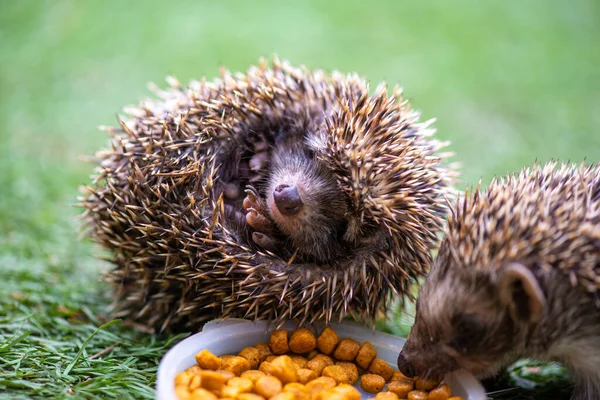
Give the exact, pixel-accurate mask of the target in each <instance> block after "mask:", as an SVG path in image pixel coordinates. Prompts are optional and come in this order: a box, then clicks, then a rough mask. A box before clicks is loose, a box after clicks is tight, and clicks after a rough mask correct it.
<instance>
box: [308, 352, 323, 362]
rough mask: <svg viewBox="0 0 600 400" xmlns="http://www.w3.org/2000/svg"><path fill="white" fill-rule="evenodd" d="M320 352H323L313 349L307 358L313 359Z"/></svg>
mask: <svg viewBox="0 0 600 400" xmlns="http://www.w3.org/2000/svg"><path fill="white" fill-rule="evenodd" d="M319 354H321V353H319V352H318V351H317V350H313V351H311V352H310V353H308V354H307V355H306V359H307V360H312V359H313V358H315V357H316V356H317V355H319Z"/></svg>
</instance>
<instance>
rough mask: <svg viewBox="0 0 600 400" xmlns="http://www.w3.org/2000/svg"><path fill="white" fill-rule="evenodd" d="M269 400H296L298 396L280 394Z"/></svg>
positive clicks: (288, 393)
mask: <svg viewBox="0 0 600 400" xmlns="http://www.w3.org/2000/svg"><path fill="white" fill-rule="evenodd" d="M269 400H296V395H295V394H294V393H290V392H287V393H279V394H278V395H275V396H273V397H271V398H270V399H269Z"/></svg>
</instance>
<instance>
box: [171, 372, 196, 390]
mask: <svg viewBox="0 0 600 400" xmlns="http://www.w3.org/2000/svg"><path fill="white" fill-rule="evenodd" d="M193 376H194V374H193V373H191V372H190V371H183V372H180V373H178V374H177V375H176V376H175V386H185V387H186V388H187V387H188V386H189V384H190V381H191V380H192V377H193Z"/></svg>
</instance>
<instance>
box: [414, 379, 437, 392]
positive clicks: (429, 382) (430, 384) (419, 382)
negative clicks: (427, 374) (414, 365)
mask: <svg viewBox="0 0 600 400" xmlns="http://www.w3.org/2000/svg"><path fill="white" fill-rule="evenodd" d="M439 384H440V382H439V381H435V380H433V379H423V378H421V377H420V376H419V377H417V379H415V388H416V389H417V390H431V389H433V388H434V387H436V386H437V385H439Z"/></svg>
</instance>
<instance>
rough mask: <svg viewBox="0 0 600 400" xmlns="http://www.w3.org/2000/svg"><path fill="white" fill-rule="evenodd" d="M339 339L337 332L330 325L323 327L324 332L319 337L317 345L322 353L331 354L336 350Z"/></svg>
mask: <svg viewBox="0 0 600 400" xmlns="http://www.w3.org/2000/svg"><path fill="white" fill-rule="evenodd" d="M338 340H339V338H338V335H337V333H335V331H334V330H333V329H331V328H330V327H327V328H325V329H323V332H321V334H320V335H319V337H318V338H317V347H318V349H319V350H320V351H321V353H323V354H326V355H330V354H331V353H332V352H333V350H335V346H336V345H337V343H338Z"/></svg>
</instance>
